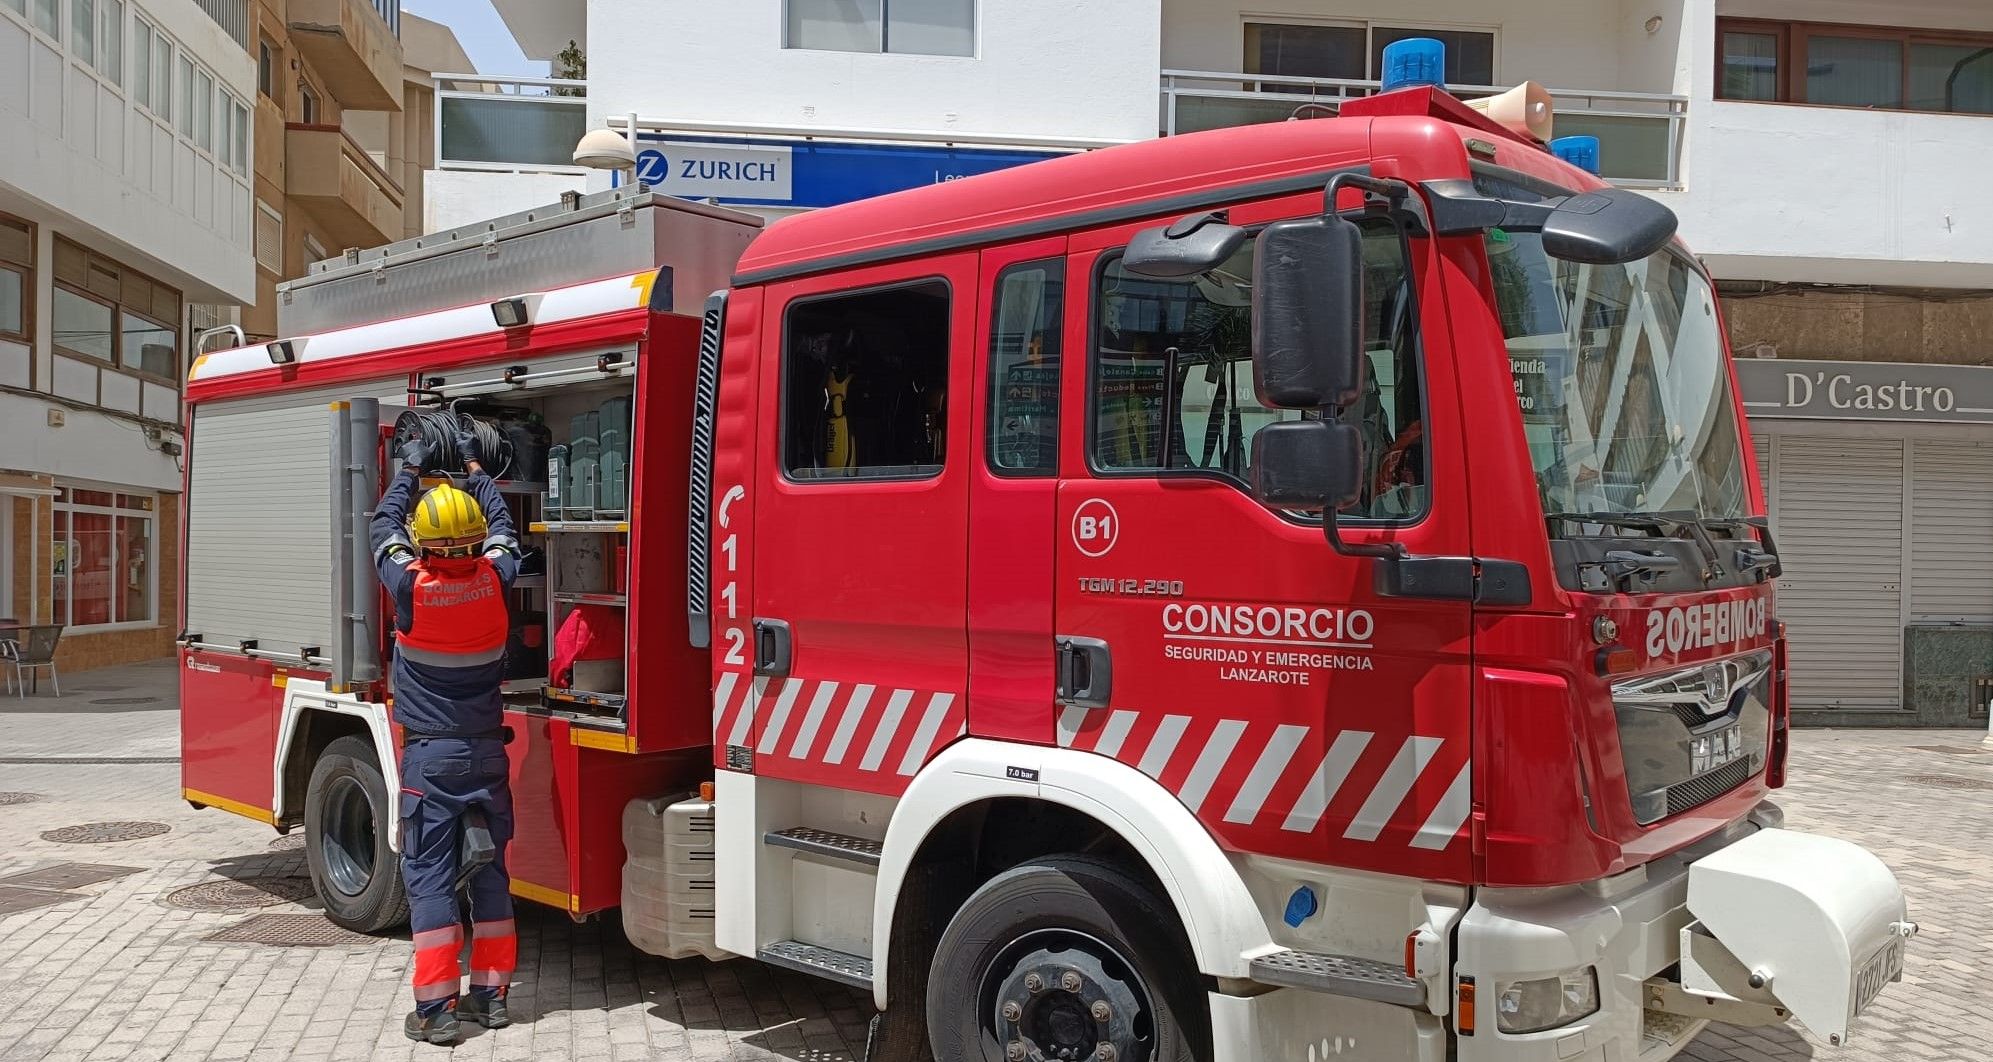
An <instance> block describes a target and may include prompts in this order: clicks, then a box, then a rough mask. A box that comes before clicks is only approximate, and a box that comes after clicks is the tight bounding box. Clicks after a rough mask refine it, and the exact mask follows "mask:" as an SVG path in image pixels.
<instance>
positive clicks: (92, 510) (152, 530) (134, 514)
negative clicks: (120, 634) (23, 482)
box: [48, 480, 161, 634]
mask: <svg viewBox="0 0 1993 1062" xmlns="http://www.w3.org/2000/svg"><path fill="white" fill-rule="evenodd" d="M56 485H57V486H59V487H62V488H64V489H66V490H68V491H69V492H70V494H72V495H74V494H75V493H76V492H77V491H79V490H95V491H105V492H108V493H110V494H113V495H117V494H128V495H131V496H133V497H140V498H151V499H152V508H151V509H148V510H145V511H143V512H141V511H139V510H137V509H120V508H118V507H117V506H115V505H110V506H104V505H78V504H77V503H75V502H72V501H62V500H61V499H59V498H50V499H49V500H48V502H49V511H50V518H49V524H50V526H53V525H54V523H55V519H54V515H53V514H55V513H68V514H69V520H68V521H67V525H68V526H67V530H66V531H65V532H64V536H65V539H64V543H63V545H64V561H65V563H67V564H69V571H68V572H67V573H65V574H64V576H63V591H64V593H65V594H66V595H67V600H65V601H56V600H54V596H53V593H52V592H51V596H50V602H49V605H50V609H51V610H52V612H53V613H54V614H52V615H51V616H50V619H51V620H53V619H54V615H61V616H63V617H64V618H69V619H73V618H75V615H76V565H75V556H74V551H73V550H70V549H68V545H69V544H70V543H73V542H74V541H75V540H76V514H77V513H83V514H85V515H90V516H110V517H112V518H113V520H114V522H113V523H112V524H111V527H112V533H113V534H115V533H116V529H117V524H116V523H115V518H117V517H124V518H125V519H128V520H144V521H146V522H147V523H148V524H149V525H151V526H150V527H149V528H148V530H147V533H146V536H145V577H146V580H147V589H146V601H147V602H148V603H149V604H150V606H151V612H152V615H151V617H150V618H148V619H142V620H124V621H122V622H117V623H90V624H81V625H79V624H74V623H72V624H68V625H66V626H64V627H63V628H62V629H63V632H64V633H65V634H104V633H107V632H111V631H149V630H152V629H154V628H156V627H158V626H159V625H160V622H161V621H160V619H159V535H160V533H161V532H160V526H159V492H158V491H151V490H140V489H137V488H133V487H119V486H114V485H111V484H104V483H83V482H78V481H75V480H63V481H60V482H58V483H57V484H56ZM50 553H51V556H50V558H49V561H50V563H51V564H52V563H53V561H54V559H55V558H54V556H53V553H54V543H53V542H51V543H50ZM50 580H51V583H53V569H52V568H51V570H50ZM120 585H122V584H120ZM112 612H113V614H115V613H116V609H113V610H112Z"/></svg>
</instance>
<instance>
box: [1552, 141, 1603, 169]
mask: <svg viewBox="0 0 1993 1062" xmlns="http://www.w3.org/2000/svg"><path fill="white" fill-rule="evenodd" d="M1550 153H1551V154H1552V155H1555V156H1557V157H1558V158H1560V159H1563V160H1564V161H1565V162H1568V163H1570V164H1571V165H1573V166H1576V167H1578V168H1579V169H1581V170H1583V171H1585V172H1586V173H1589V174H1591V175H1593V176H1597V175H1598V172H1599V138H1598V137H1595V136H1560V137H1558V138H1557V139H1555V140H1552V141H1551V142H1550Z"/></svg>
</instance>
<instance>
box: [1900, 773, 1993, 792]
mask: <svg viewBox="0 0 1993 1062" xmlns="http://www.w3.org/2000/svg"><path fill="white" fill-rule="evenodd" d="M1906 781H1910V782H1915V783H1916V784H1918V785H1927V786H1930V787H1931V788H1933V789H1987V790H1993V782H1988V781H1982V780H1981V779H1978V778H1960V777H1958V776H1956V775H1950V774H1913V775H1910V776H1909V777H1908V778H1907V779H1906Z"/></svg>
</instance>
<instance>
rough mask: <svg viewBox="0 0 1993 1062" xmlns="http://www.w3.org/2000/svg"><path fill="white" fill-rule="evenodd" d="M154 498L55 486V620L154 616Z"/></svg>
mask: <svg viewBox="0 0 1993 1062" xmlns="http://www.w3.org/2000/svg"><path fill="white" fill-rule="evenodd" d="M155 504H156V503H155V499H154V498H153V497H152V496H150V495H143V494H119V493H116V492H113V491H108V490H85V489H83V488H80V487H61V488H58V493H57V495H56V500H55V556H54V557H53V558H52V559H53V565H52V567H53V570H54V573H55V580H54V591H55V622H57V623H60V624H63V625H64V626H67V627H71V628H89V627H103V626H109V625H111V624H118V623H150V622H154V620H155V618H156V617H155V615H154V607H153V606H154V593H153V591H154V586H153V583H154V581H155V575H154V571H153V568H154V561H155V550H156V549H157V536H156V535H155V534H154V533H153V510H154V506H155Z"/></svg>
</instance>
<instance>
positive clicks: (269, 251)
mask: <svg viewBox="0 0 1993 1062" xmlns="http://www.w3.org/2000/svg"><path fill="white" fill-rule="evenodd" d="M256 264H257V265H259V266H261V267H263V268H264V269H266V270H269V271H270V272H272V273H275V274H277V275H278V276H283V275H284V215H283V214H282V212H280V211H278V210H277V208H276V207H273V206H271V205H270V204H268V203H266V202H264V201H263V200H262V199H261V198H258V199H257V200H256Z"/></svg>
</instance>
